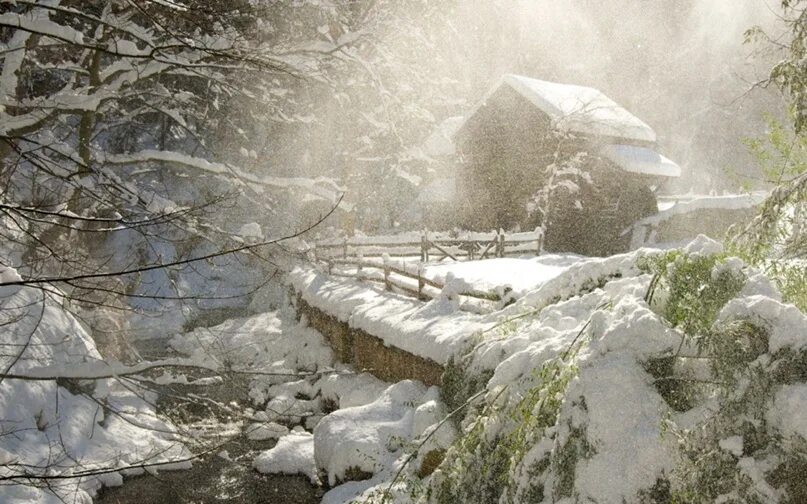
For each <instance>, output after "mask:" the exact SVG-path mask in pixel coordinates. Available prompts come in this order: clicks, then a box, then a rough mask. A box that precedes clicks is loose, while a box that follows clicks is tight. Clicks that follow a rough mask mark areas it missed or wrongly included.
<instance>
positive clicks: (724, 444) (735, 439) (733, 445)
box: [717, 436, 743, 457]
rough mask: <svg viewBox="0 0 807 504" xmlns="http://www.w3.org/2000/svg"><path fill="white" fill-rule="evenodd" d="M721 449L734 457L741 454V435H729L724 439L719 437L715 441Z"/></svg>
mask: <svg viewBox="0 0 807 504" xmlns="http://www.w3.org/2000/svg"><path fill="white" fill-rule="evenodd" d="M717 445H718V446H720V449H721V450H726V451H727V452H729V453H731V454H732V455H734V456H735V457H739V456H741V455H742V454H743V438H742V436H731V437H728V438H726V439H721V440H720V441H718V443H717Z"/></svg>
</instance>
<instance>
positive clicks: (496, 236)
mask: <svg viewBox="0 0 807 504" xmlns="http://www.w3.org/2000/svg"><path fill="white" fill-rule="evenodd" d="M418 238H419V239H418ZM542 245H543V233H541V231H540V230H537V231H536V232H532V233H513V234H509V235H505V233H503V232H499V233H495V232H493V233H464V234H461V235H459V236H450V235H448V234H446V233H426V232H424V233H422V234H420V235H419V236H418V235H417V234H413V233H408V234H402V235H394V236H386V237H384V236H374V237H354V238H345V239H342V240H329V241H319V242H317V243H316V244H315V246H314V247H313V248H312V252H313V255H314V259H315V261H317V262H319V263H324V264H326V266H327V268H328V274H330V275H332V276H343V277H352V278H358V279H361V280H364V281H369V282H377V283H381V284H383V285H384V288H385V289H386V290H390V291H397V292H401V293H403V294H407V295H410V296H413V297H416V298H418V299H420V300H423V301H426V300H429V299H433V298H435V297H438V296H439V295H440V294H441V292H442V291H443V289H444V288H445V284H443V283H441V282H439V281H437V280H435V279H432V278H428V277H426V276H425V275H424V273H423V264H424V263H426V262H429V261H434V262H440V261H443V260H445V259H453V260H455V261H460V260H463V259H464V260H468V261H470V260H479V259H488V258H494V257H507V256H508V255H510V256H512V255H523V254H533V255H538V254H540V251H541V247H542ZM393 258H396V259H399V260H398V261H395V260H394V259H393ZM407 258H408V259H410V262H407V261H406V259H407ZM415 261H417V262H415ZM509 293H510V290H509V289H507V288H505V289H502V290H501V292H486V291H480V290H476V289H472V288H464V289H462V290H460V291H459V292H456V293H455V294H456V295H458V296H460V299H463V298H465V299H464V301H465V302H463V303H461V304H460V308H461V309H463V310H466V311H472V312H477V313H485V312H490V311H491V310H492V309H495V308H501V307H502V306H504V305H506V304H509V303H510V302H512V301H513V299H511V297H510V296H509Z"/></svg>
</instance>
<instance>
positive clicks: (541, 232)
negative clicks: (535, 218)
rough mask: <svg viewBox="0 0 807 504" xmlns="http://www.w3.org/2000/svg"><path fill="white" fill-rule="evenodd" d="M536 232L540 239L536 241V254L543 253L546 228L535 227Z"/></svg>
mask: <svg viewBox="0 0 807 504" xmlns="http://www.w3.org/2000/svg"><path fill="white" fill-rule="evenodd" d="M535 234H537V235H538V239H537V240H536V241H535V243H536V248H535V255H536V256H539V255H541V249H543V248H544V229H543V228H541V227H537V228H535Z"/></svg>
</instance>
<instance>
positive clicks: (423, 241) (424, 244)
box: [420, 229, 429, 262]
mask: <svg viewBox="0 0 807 504" xmlns="http://www.w3.org/2000/svg"><path fill="white" fill-rule="evenodd" d="M428 260H429V238H428V235H427V231H426V230H425V229H424V230H423V234H422V235H421V236H420V262H428Z"/></svg>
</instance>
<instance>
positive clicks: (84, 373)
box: [0, 359, 330, 381]
mask: <svg viewBox="0 0 807 504" xmlns="http://www.w3.org/2000/svg"><path fill="white" fill-rule="evenodd" d="M164 368H174V369H177V368H188V369H201V370H206V371H211V372H213V373H224V374H227V373H229V374H248V375H262V376H292V377H293V376H311V375H313V374H316V373H301V372H292V371H290V372H285V373H284V372H266V371H260V370H252V369H230V368H226V367H224V366H215V365H212V364H207V363H205V362H201V361H199V360H193V359H163V360H159V361H151V362H150V361H144V362H140V363H138V364H134V365H131V366H127V365H124V364H121V363H120V362H112V363H110V362H107V361H95V362H86V363H83V364H80V365H79V364H71V365H70V366H65V365H63V364H54V365H49V366H40V367H34V368H28V369H26V370H25V373H24V374H21V373H4V374H2V375H0V378H2V379H6V380H23V381H56V380H104V379H111V378H122V377H126V376H137V375H141V374H143V373H145V372H147V371H152V370H155V369H164ZM324 372H330V371H324Z"/></svg>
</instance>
